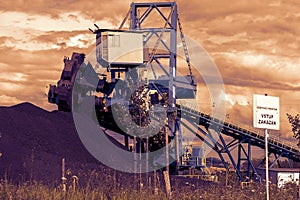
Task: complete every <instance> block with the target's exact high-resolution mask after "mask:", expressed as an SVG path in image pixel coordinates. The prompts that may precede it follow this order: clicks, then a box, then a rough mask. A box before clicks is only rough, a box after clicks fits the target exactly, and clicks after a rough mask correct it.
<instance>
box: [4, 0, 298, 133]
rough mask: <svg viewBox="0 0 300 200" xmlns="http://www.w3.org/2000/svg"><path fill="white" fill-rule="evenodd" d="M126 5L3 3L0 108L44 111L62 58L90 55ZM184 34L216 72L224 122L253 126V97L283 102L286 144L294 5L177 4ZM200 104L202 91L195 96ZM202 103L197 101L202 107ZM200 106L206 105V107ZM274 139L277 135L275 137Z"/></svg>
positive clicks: (294, 90)
mask: <svg viewBox="0 0 300 200" xmlns="http://www.w3.org/2000/svg"><path fill="white" fill-rule="evenodd" d="M130 3H131V1H126V0H122V1H120V0H110V1H106V0H103V1H80V0H78V1H77V0H66V1H60V0H49V1H43V0H34V1H25V0H15V1H3V2H1V4H0V19H1V20H0V69H1V70H0V105H14V104H17V103H20V102H24V101H27V102H32V103H34V104H36V105H38V106H40V107H42V108H45V109H48V110H53V109H55V108H56V107H55V106H53V105H50V104H49V103H48V102H47V98H46V96H45V93H46V92H47V90H48V89H47V88H46V86H47V85H48V84H49V83H52V84H53V83H56V81H57V80H58V79H59V77H60V73H61V70H62V68H63V62H62V60H63V57H64V56H65V55H66V56H71V54H72V52H73V51H77V52H83V53H88V52H90V50H91V49H92V48H93V47H94V35H93V34H91V33H90V32H89V31H88V28H89V27H93V24H94V23H97V24H98V26H100V27H102V28H116V27H118V26H119V24H120V23H121V21H122V19H123V18H124V16H125V15H126V13H127V11H128V9H129V5H130ZM177 4H178V9H179V15H180V18H181V22H182V24H183V26H184V32H185V35H186V36H188V37H189V38H192V39H194V40H196V41H197V42H198V43H199V44H200V45H202V47H203V48H205V49H206V51H207V52H208V53H209V55H210V56H211V58H212V59H213V61H214V62H215V63H216V65H217V66H218V69H219V71H220V73H221V76H222V78H223V81H224V84H225V92H226V99H227V103H226V106H227V107H226V108H227V113H228V114H229V115H228V116H229V118H230V119H231V120H234V121H239V122H241V123H244V124H248V125H251V124H252V95H253V94H255V93H257V94H265V93H267V94H269V95H271V96H278V97H280V105H281V134H282V135H285V136H286V137H291V136H292V134H291V132H290V131H289V129H290V127H289V125H288V122H287V120H286V113H287V112H288V113H292V114H296V113H299V112H300V104H299V101H300V73H299V70H300V37H299V35H300V11H299V10H300V2H299V1H298V0H265V1H261V0H260V1H258V0H253V1H246V0H227V1H224V0H215V1H210V0H191V1H184V0H178V1H177ZM198 94H199V98H201V92H200V93H198ZM200 102H201V100H200ZM203 105H204V106H205V105H208V104H206V102H205V100H203ZM276 134H279V133H276Z"/></svg>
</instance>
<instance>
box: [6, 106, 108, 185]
mask: <svg viewBox="0 0 300 200" xmlns="http://www.w3.org/2000/svg"><path fill="white" fill-rule="evenodd" d="M0 133H1V138H0V152H1V153H2V156H1V157H0V178H1V179H4V178H5V179H9V180H12V181H28V180H37V181H43V182H53V181H57V180H58V181H59V180H60V178H61V160H62V158H65V159H66V167H67V168H70V169H76V170H78V169H80V168H85V169H86V168H90V169H97V170H98V168H100V167H102V168H103V165H101V163H100V162H98V161H97V160H96V159H95V158H94V157H93V156H92V155H90V153H89V152H88V151H87V150H86V148H85V147H84V146H83V144H82V143H81V141H80V139H79V136H78V135H77V132H76V128H75V125H74V122H73V118H72V113H66V112H61V111H52V112H48V111H46V110H43V109H41V108H39V107H37V106H35V105H33V104H30V103H21V104H18V105H15V106H11V107H0Z"/></svg>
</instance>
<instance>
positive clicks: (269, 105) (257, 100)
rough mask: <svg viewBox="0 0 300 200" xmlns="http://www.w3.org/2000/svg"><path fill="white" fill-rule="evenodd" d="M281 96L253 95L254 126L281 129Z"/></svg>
mask: <svg viewBox="0 0 300 200" xmlns="http://www.w3.org/2000/svg"><path fill="white" fill-rule="evenodd" d="M279 121H280V118H279V97H273V96H266V95H258V94H254V95H253V126H254V127H256V128H265V129H273V130H279V127H280V126H279Z"/></svg>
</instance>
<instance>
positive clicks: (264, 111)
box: [253, 94, 280, 200]
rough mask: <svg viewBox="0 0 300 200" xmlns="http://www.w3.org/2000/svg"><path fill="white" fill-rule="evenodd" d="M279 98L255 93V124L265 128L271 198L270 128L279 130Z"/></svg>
mask: <svg viewBox="0 0 300 200" xmlns="http://www.w3.org/2000/svg"><path fill="white" fill-rule="evenodd" d="M279 122H280V116H279V98H278V97H272V96H267V94H265V95H258V94H254V95H253V126H254V127H256V128H264V129H265V152H266V193H267V200H269V160H268V159H269V155H268V154H269V152H268V137H269V134H268V129H271V130H279Z"/></svg>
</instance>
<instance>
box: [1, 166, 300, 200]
mask: <svg viewBox="0 0 300 200" xmlns="http://www.w3.org/2000/svg"><path fill="white" fill-rule="evenodd" d="M133 177H134V176H126V178H125V179H124V177H122V176H118V174H116V173H112V174H111V176H103V175H101V174H98V173H96V172H92V173H91V174H90V176H89V179H88V180H87V182H86V184H82V185H79V186H78V187H77V188H76V190H74V189H73V188H71V183H69V185H68V190H67V191H66V192H64V191H62V188H61V187H60V186H58V187H55V186H49V185H45V184H43V183H41V182H37V181H31V182H23V183H19V184H13V183H10V182H9V181H7V180H2V181H0V199H1V200H2V199H3V200H4V199H5V200H27V199H28V200H48V199H49V200H69V199H70V200H83V199H84V200H85V199H88V200H115V199H124V200H131V199H132V200H133V199H147V200H148V199H149V200H152V199H153V200H160V199H161V200H164V199H166V200H167V199H181V200H185V199H187V200H188V199H191V200H192V199H212V200H217V199H221V200H227V199H228V200H231V199H235V200H239V199H240V200H246V199H255V200H256V199H257V200H260V199H262V200H263V199H265V198H266V194H265V187H264V185H261V184H258V183H257V184H252V185H251V186H250V187H249V188H246V189H242V188H241V187H240V185H239V184H238V183H237V182H236V183H234V182H231V183H230V186H228V187H226V186H224V184H222V182H221V183H218V184H216V183H210V182H203V181H199V180H198V179H177V178H171V186H172V195H171V196H170V197H167V195H166V193H165V189H164V182H163V179H160V180H158V183H157V184H158V186H160V187H159V189H158V193H157V194H156V195H155V194H154V187H153V185H151V184H149V185H148V186H147V187H146V186H144V187H143V188H142V189H137V187H136V186H137V185H138V184H137V183H138V181H134V179H133ZM114 180H115V181H114ZM144 180H145V179H144ZM297 192H298V188H297V186H296V185H293V184H288V185H286V187H285V188H281V189H279V188H277V187H276V186H275V185H271V186H270V199H271V200H273V199H280V200H285V199H287V200H288V199H291V200H292V199H297Z"/></svg>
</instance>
